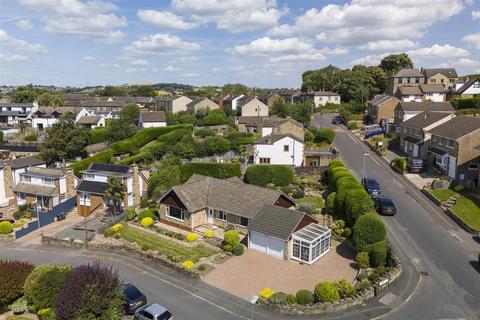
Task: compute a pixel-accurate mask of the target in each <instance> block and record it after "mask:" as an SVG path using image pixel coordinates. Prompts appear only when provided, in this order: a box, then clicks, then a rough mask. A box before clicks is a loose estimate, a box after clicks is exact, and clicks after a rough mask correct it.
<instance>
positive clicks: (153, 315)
mask: <svg viewBox="0 0 480 320" xmlns="http://www.w3.org/2000/svg"><path fill="white" fill-rule="evenodd" d="M152 319H153V320H173V314H172V313H171V312H169V311H168V310H167V308H165V307H164V306H161V305H159V304H158V303H152V304H149V305H147V306H144V307H142V308H140V309H138V310H137V312H135V316H134V317H133V320H152Z"/></svg>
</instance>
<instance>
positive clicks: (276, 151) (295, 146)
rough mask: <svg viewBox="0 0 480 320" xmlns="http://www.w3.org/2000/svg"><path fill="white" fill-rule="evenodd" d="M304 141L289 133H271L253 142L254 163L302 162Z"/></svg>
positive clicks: (288, 163)
mask: <svg viewBox="0 0 480 320" xmlns="http://www.w3.org/2000/svg"><path fill="white" fill-rule="evenodd" d="M304 148H305V145H304V142H303V141H302V140H301V139H299V138H297V137H295V136H293V135H291V134H281V135H276V134H271V135H267V136H265V137H262V138H261V139H259V140H257V141H256V142H255V143H254V156H253V161H254V163H255V164H282V165H293V166H295V167H299V166H301V165H302V164H303V153H304Z"/></svg>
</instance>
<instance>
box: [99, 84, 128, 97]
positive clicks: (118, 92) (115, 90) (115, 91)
mask: <svg viewBox="0 0 480 320" xmlns="http://www.w3.org/2000/svg"><path fill="white" fill-rule="evenodd" d="M98 94H100V95H101V96H127V95H128V89H127V88H126V87H117V86H106V87H105V88H103V90H100V91H99V92H98Z"/></svg>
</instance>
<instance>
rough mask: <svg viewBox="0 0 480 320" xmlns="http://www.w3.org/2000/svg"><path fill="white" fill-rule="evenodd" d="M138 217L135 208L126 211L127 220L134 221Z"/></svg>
mask: <svg viewBox="0 0 480 320" xmlns="http://www.w3.org/2000/svg"><path fill="white" fill-rule="evenodd" d="M136 217H137V212H136V211H135V208H128V209H127V210H126V211H125V219H126V220H127V221H132V220H133V219H135V218H136Z"/></svg>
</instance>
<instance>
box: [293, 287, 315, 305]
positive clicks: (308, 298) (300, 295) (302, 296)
mask: <svg viewBox="0 0 480 320" xmlns="http://www.w3.org/2000/svg"><path fill="white" fill-rule="evenodd" d="M295 297H296V298H297V303H298V304H303V305H305V304H312V303H313V300H314V299H313V293H311V292H310V290H307V289H301V290H298V291H297V294H296V295H295Z"/></svg>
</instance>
